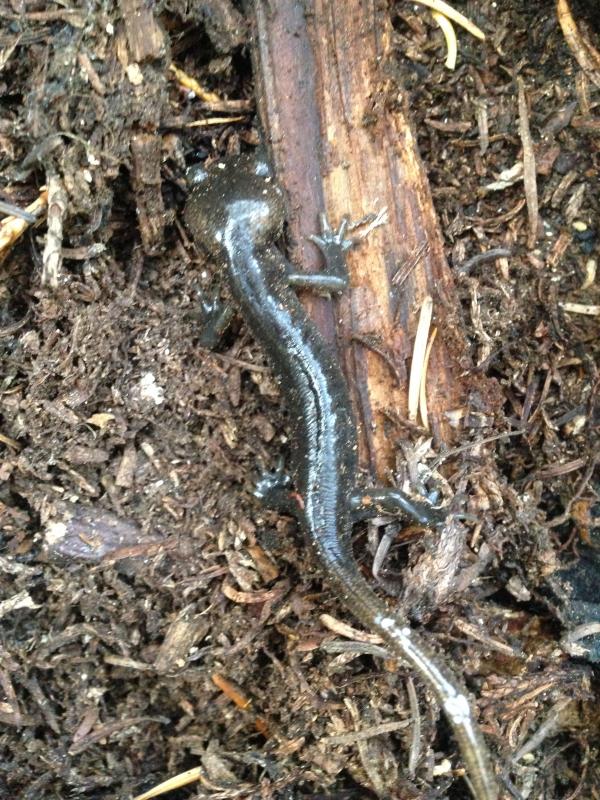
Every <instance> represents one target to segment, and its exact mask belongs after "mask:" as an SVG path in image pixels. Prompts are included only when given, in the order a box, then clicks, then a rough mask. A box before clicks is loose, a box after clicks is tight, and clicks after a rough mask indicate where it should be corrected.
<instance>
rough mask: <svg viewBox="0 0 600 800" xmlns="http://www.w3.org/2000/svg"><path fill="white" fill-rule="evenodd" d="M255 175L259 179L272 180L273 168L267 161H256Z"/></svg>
mask: <svg viewBox="0 0 600 800" xmlns="http://www.w3.org/2000/svg"><path fill="white" fill-rule="evenodd" d="M254 174H255V175H258V177H259V178H270V177H272V176H271V168H270V167H269V165H268V164H267V162H266V161H262V160H259V161H256V162H255V164H254Z"/></svg>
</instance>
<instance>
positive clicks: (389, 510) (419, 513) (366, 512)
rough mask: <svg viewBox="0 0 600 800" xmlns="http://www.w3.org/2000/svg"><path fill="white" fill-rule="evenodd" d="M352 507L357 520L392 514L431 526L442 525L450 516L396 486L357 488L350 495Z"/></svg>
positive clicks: (354, 517)
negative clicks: (414, 498)
mask: <svg viewBox="0 0 600 800" xmlns="http://www.w3.org/2000/svg"><path fill="white" fill-rule="evenodd" d="M350 509H351V511H352V516H353V519H354V520H355V521H356V522H361V521H363V520H366V519H372V518H373V517H376V516H380V515H382V514H390V515H392V516H398V515H401V516H404V517H410V518H411V519H413V520H415V521H416V522H418V523H420V524H421V525H426V526H427V527H430V528H435V527H436V526H438V525H442V524H443V523H444V522H445V520H446V517H447V516H448V515H447V512H446V511H445V510H444V509H441V508H434V506H431V505H429V504H428V503H426V502H421V501H420V500H413V499H412V497H409V496H408V495H407V494H405V493H404V492H402V491H401V490H400V489H394V488H384V489H379V488H373V489H360V490H355V491H354V492H353V494H352V495H351V497H350Z"/></svg>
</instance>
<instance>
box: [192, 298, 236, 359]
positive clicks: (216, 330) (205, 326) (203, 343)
mask: <svg viewBox="0 0 600 800" xmlns="http://www.w3.org/2000/svg"><path fill="white" fill-rule="evenodd" d="M234 313H235V312H234V310H233V309H232V308H231V307H230V306H228V305H226V304H225V303H223V302H222V301H221V300H219V295H218V291H214V292H213V293H212V294H211V295H210V297H204V296H202V297H201V298H200V314H199V315H200V318H201V324H202V331H201V333H200V336H199V338H198V344H199V345H200V347H206V348H207V349H208V350H214V349H215V348H216V347H217V346H218V344H219V342H220V341H221V338H222V336H223V334H224V333H225V331H226V330H227V328H228V327H229V324H230V322H231V320H232V319H233V316H234Z"/></svg>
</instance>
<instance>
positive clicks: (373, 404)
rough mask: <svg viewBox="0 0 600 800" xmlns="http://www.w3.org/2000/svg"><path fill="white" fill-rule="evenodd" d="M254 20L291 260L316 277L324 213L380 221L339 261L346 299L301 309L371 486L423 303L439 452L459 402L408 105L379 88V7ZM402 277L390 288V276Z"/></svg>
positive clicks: (268, 11) (446, 307)
mask: <svg viewBox="0 0 600 800" xmlns="http://www.w3.org/2000/svg"><path fill="white" fill-rule="evenodd" d="M255 19H256V22H255V42H256V46H255V56H256V58H255V64H256V72H257V82H258V85H259V110H260V116H261V120H262V124H263V128H264V130H265V133H266V138H267V139H268V141H269V143H270V147H271V151H272V157H273V160H274V164H275V167H276V171H277V175H278V179H279V181H280V182H281V184H282V185H283V187H284V189H285V190H286V192H287V196H288V206H289V209H288V210H289V217H288V220H289V232H290V237H291V241H292V258H293V259H295V260H296V261H297V262H298V263H300V264H301V265H302V267H303V268H304V269H307V270H315V269H317V268H318V265H319V257H318V253H317V251H316V249H315V248H314V246H313V245H312V244H311V243H310V242H308V241H307V236H308V235H309V234H310V233H314V232H316V231H317V219H318V213H319V212H320V211H322V210H323V209H327V213H328V216H329V218H330V220H331V221H332V223H333V224H337V223H339V221H340V219H341V218H342V217H343V216H344V215H348V216H349V217H350V218H351V219H352V220H358V219H361V218H362V217H364V216H365V215H366V214H370V213H373V212H378V211H380V210H381V209H382V208H384V207H387V209H388V216H389V221H388V223H387V224H385V225H383V226H381V227H379V228H377V229H376V230H374V231H372V232H371V233H370V235H369V236H368V238H367V239H366V240H364V241H362V242H361V243H360V244H359V245H358V246H356V247H355V248H353V250H352V251H351V252H350V254H349V258H348V261H349V269H350V275H351V289H350V291H348V292H346V293H344V295H343V296H341V297H340V298H339V299H338V300H334V301H333V302H328V301H325V300H323V299H314V298H306V304H307V307H308V308H309V311H310V313H311V315H312V316H313V318H314V319H315V321H316V323H317V324H318V325H319V327H320V329H321V331H322V332H323V334H324V335H325V336H326V337H327V338H328V339H329V340H330V341H332V342H333V341H334V340H336V339H337V346H338V347H339V349H340V354H341V358H342V359H343V364H344V367H345V371H346V375H347V377H348V379H349V383H350V385H351V387H352V389H353V395H354V400H355V403H356V408H357V412H358V418H359V419H360V420H361V422H362V426H361V427H362V431H361V461H362V463H363V465H367V464H368V465H369V466H370V468H371V470H372V471H373V472H374V473H377V474H378V475H379V477H381V476H382V475H383V474H384V473H385V472H386V470H387V469H388V468H389V467H390V466H391V465H392V464H393V455H394V449H395V448H394V442H393V437H392V436H390V431H389V430H388V429H387V428H386V425H385V424H384V419H385V412H392V414H396V415H400V416H401V417H404V416H406V413H407V389H408V376H409V372H410V361H411V353H412V346H413V340H414V334H415V330H416V323H417V318H418V310H419V307H420V305H421V302H422V301H423V299H424V298H425V297H426V296H427V295H431V296H432V297H433V303H434V306H433V307H434V324H435V325H436V326H437V328H438V335H437V338H436V340H435V344H434V346H433V350H432V353H431V358H430V361H429V369H428V377H427V397H428V411H429V421H430V426H431V429H432V431H433V433H434V435H435V437H436V439H437V440H438V441H449V439H450V435H451V433H450V429H449V426H448V424H447V421H446V417H445V412H446V411H447V410H450V409H454V408H456V407H458V406H459V405H460V404H461V398H462V394H463V390H462V387H461V385H460V379H459V369H458V368H457V366H456V360H455V359H453V358H451V357H450V355H449V347H450V346H451V347H452V348H453V349H454V350H456V341H457V340H458V341H459V342H460V341H462V339H461V337H460V335H457V334H456V332H455V331H453V332H452V334H451V335H450V328H451V325H450V322H449V320H448V319H447V313H448V312H449V311H450V312H451V309H452V308H453V306H454V303H455V299H454V293H453V283H452V278H451V274H450V271H449V268H448V264H447V262H446V260H445V257H444V251H443V241H442V236H441V232H440V229H439V225H438V222H437V217H436V213H435V209H434V207H433V203H432V199H431V194H430V191H429V185H428V180H427V175H426V173H425V170H424V168H423V164H422V161H421V158H420V156H419V153H418V150H417V143H416V141H415V135H414V132H413V129H412V126H411V121H410V114H409V113H408V109H407V101H406V97H405V96H404V95H403V92H402V89H401V87H399V86H398V84H397V83H396V82H395V81H393V80H391V79H389V78H388V77H387V69H388V66H389V65H390V46H391V22H390V15H389V9H388V4H387V3H386V2H378V1H377V0H352V2H348V3H339V2H336V1H335V0H307V2H305V3H304V4H300V3H297V2H294V0H280V2H278V3H276V4H275V3H273V4H269V7H267V4H265V3H263V2H261V0H256V2H255ZM401 275H405V278H404V280H403V281H402V284H401V286H400V288H398V287H396V286H394V276H396V279H398V278H399V277H400V276H401ZM355 335H357V336H358V337H359V338H365V337H366V338H367V339H369V338H370V337H371V338H372V337H375V340H376V343H377V348H378V349H379V350H380V351H382V352H383V353H384V354H385V355H386V356H388V357H389V359H386V358H384V357H382V355H381V352H380V353H377V352H375V351H374V350H370V349H369V348H367V347H365V345H364V343H357V342H356V341H353V336H355ZM449 342H451V345H450V346H449ZM455 355H456V359H459V358H461V357H462V356H463V355H464V353H456V354H455ZM390 359H391V362H392V366H393V368H391V365H390V363H389V360H390Z"/></svg>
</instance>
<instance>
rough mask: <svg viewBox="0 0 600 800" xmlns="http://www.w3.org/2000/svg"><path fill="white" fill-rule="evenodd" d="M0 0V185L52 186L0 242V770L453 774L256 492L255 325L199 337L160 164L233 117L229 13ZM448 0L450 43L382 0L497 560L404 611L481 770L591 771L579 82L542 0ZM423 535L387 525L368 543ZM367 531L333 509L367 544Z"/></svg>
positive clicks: (399, 790) (118, 784) (237, 127)
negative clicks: (454, 330)
mask: <svg viewBox="0 0 600 800" xmlns="http://www.w3.org/2000/svg"><path fill="white" fill-rule="evenodd" d="M0 5H1V11H0V15H1V19H2V23H1V25H2V27H1V28H0V107H1V108H2V113H1V115H0V159H1V164H2V171H1V173H0V175H1V183H0V200H4V201H10V202H11V203H13V204H16V205H18V206H20V207H22V208H24V207H27V206H28V205H30V204H31V203H33V202H34V201H35V200H36V199H37V198H38V197H39V195H40V189H41V187H42V186H44V185H45V186H47V187H48V191H49V192H50V208H49V211H48V214H47V217H46V216H45V215H44V220H43V222H42V223H41V224H39V225H37V226H33V227H32V228H30V229H29V230H28V231H27V232H26V234H25V235H23V236H22V237H21V238H19V239H18V240H16V241H15V242H14V244H12V245H11V246H10V247H8V248H6V250H5V251H4V252H3V253H2V256H3V259H4V260H3V262H2V264H1V266H0V359H1V360H0V458H1V460H0V547H1V549H0V620H1V622H0V687H1V691H0V724H1V727H0V753H1V757H0V799H1V800H4V798H7V799H8V798H19V799H20V800H51V799H55V798H60V799H61V800H66V799H67V798H80V797H81V798H83V797H85V798H89V800H92V799H94V800H96V799H98V800H99V799H100V798H102V800H112V799H113V798H114V799H115V800H116V798H119V799H120V800H125V798H131V797H133V796H135V795H137V794H140V793H142V792H143V791H146V790H147V789H149V788H150V787H152V786H154V785H155V784H157V783H160V782H161V781H164V780H166V779H167V778H169V777H172V776H175V775H177V774H179V773H182V772H184V771H185V770H189V769H194V768H198V775H199V777H198V780H199V783H194V784H193V785H192V786H191V787H188V788H185V789H178V790H176V791H175V792H173V793H172V794H169V795H167V796H168V797H169V798H173V800H182V798H186V797H192V796H196V794H195V792H199V796H202V797H211V798H234V797H243V798H255V797H256V798H264V799H265V800H266V799H267V798H289V799H290V800H291V799H292V798H317V797H323V798H324V797H330V798H338V799H340V798H347V799H348V800H349V799H350V798H359V797H361V798H364V797H376V796H377V795H379V796H382V797H392V798H394V797H396V798H402V799H403V800H410V799H411V798H413V799H414V800H420V799H422V800H425V798H444V797H448V798H452V799H453V800H466V798H467V797H469V793H468V790H467V788H466V787H465V784H464V781H463V780H462V778H461V772H460V768H459V765H460V761H459V757H458V755H457V753H456V745H455V743H454V740H453V739H452V737H451V736H450V735H449V732H448V730H447V728H446V725H445V722H444V720H443V718H442V719H441V718H440V716H439V711H438V709H437V706H436V705H435V702H434V701H433V699H432V697H431V696H430V694H429V693H428V692H427V691H426V690H425V689H424V688H423V687H422V686H421V685H420V684H419V682H418V681H415V682H414V683H413V681H412V678H411V677H410V674H409V673H408V672H407V671H406V670H403V669H402V668H401V667H400V668H399V667H398V666H397V665H395V664H394V663H393V662H385V661H382V660H381V658H377V657H374V656H373V655H372V654H371V653H370V652H369V649H368V642H367V643H365V642H361V643H357V642H356V641H352V639H350V640H343V639H342V638H341V636H339V635H338V633H336V630H338V628H336V625H339V623H340V621H345V622H348V623H349V624H354V623H353V620H352V618H351V617H350V615H349V613H348V612H347V611H346V610H345V608H344V606H343V604H342V603H341V602H340V599H339V598H338V597H336V596H335V595H334V593H333V592H332V591H331V589H330V588H329V587H328V584H327V582H326V580H323V578H322V576H321V574H320V573H319V571H318V570H317V569H316V564H315V563H314V559H313V555H312V553H311V552H310V550H309V549H308V548H307V547H306V546H305V543H304V542H303V540H302V537H301V535H300V533H299V532H298V530H297V525H296V523H295V522H294V521H293V520H291V519H289V518H287V517H281V516H278V515H277V514H276V513H274V512H270V511H265V510H263V509H262V508H260V507H259V506H258V505H257V502H256V500H255V499H254V498H253V495H252V488H253V480H254V479H255V478H256V475H257V472H258V469H259V465H260V464H266V465H271V466H272V465H275V463H276V462H277V458H278V456H279V454H280V453H282V452H284V451H285V449H286V447H285V444H286V431H287V427H286V421H285V405H284V398H282V397H281V396H280V390H279V387H278V386H277V384H276V382H275V381H274V379H273V377H272V374H271V372H270V369H269V367H268V363H267V361H266V359H265V356H264V354H263V353H262V352H261V351H260V348H259V347H258V346H257V345H256V343H255V342H254V341H253V340H252V339H251V338H250V336H249V335H248V334H247V333H246V331H245V328H244V325H243V323H242V322H240V323H238V326H237V329H236V330H235V331H234V332H233V334H232V335H231V336H230V338H228V339H227V341H226V343H225V344H224V346H223V348H222V349H221V350H220V351H219V352H217V353H210V352H207V351H206V350H204V349H203V348H201V347H199V345H198V335H199V325H200V320H201V315H200V312H199V304H200V298H201V295H202V292H203V291H205V290H206V289H207V287H209V286H212V285H214V283H216V281H215V282H213V277H215V269H214V264H213V263H212V262H211V261H210V259H208V257H207V255H206V254H204V253H202V252H199V251H198V250H197V249H195V247H194V245H193V244H192V242H191V241H190V237H189V234H188V233H187V232H186V230H185V228H184V226H183V224H182V222H181V219H182V216H181V212H182V208H183V204H184V202H185V195H186V188H185V168H186V166H187V165H189V164H191V163H193V162H195V161H198V160H202V159H204V158H205V157H206V156H213V155H214V154H215V153H218V154H222V153H224V152H226V151H227V150H228V149H229V150H231V149H232V147H238V146H239V147H243V148H248V147H250V146H252V145H254V144H256V143H257V141H258V133H257V130H256V120H255V117H254V101H253V94H254V85H253V76H252V69H251V60H250V56H249V52H248V48H249V43H248V35H247V23H246V20H245V19H244V16H243V14H242V12H240V11H238V10H236V8H235V7H234V6H230V4H229V0H220V2H215V0H213V2H197V3H195V4H194V3H192V4H186V3H183V2H181V0H174V1H173V2H170V3H166V4H160V8H161V9H162V10H161V11H160V14H159V16H158V17H157V22H158V25H157V27H156V29H155V30H154V40H152V37H150V40H149V41H144V42H137V43H133V42H132V41H131V40H130V39H128V34H129V33H130V31H129V29H128V24H129V23H128V20H127V14H126V13H125V11H126V10H127V8H128V7H129V5H131V4H129V3H126V2H123V3H122V4H121V6H120V7H119V8H117V7H116V6H114V5H112V4H109V3H103V2H98V3H97V4H95V6H94V7H93V10H89V8H91V7H88V6H87V5H86V4H82V5H74V6H73V7H70V6H69V5H68V4H56V5H55V6H52V8H51V9H50V10H49V9H48V4H46V3H35V2H34V3H27V4H26V10H25V11H23V10H22V9H21V8H20V2H19V0H10V2H8V1H7V2H4V3H2V4H0ZM460 7H461V10H463V11H465V13H467V12H468V13H469V15H470V16H471V17H472V18H473V19H474V21H475V22H477V24H479V25H480V26H481V27H483V28H484V30H485V31H486V32H487V34H488V37H487V40H486V42H484V43H481V42H477V41H476V40H475V39H471V38H470V37H468V36H466V35H464V34H461V47H460V51H459V65H458V68H457V69H456V70H455V71H449V70H447V69H445V68H444V64H443V61H444V57H445V46H444V39H443V37H442V35H441V33H440V31H439V29H438V28H437V27H436V26H435V24H434V23H433V22H432V20H431V18H430V17H429V15H428V12H426V10H425V9H417V7H416V6H414V5H413V4H412V3H404V2H402V0H398V2H396V3H395V4H393V9H394V10H393V24H394V30H395V38H394V59H395V61H396V70H397V74H398V75H399V76H401V79H402V82H403V84H404V87H405V90H406V91H407V92H409V93H410V102H409V107H410V109H411V113H412V114H413V121H414V127H415V130H416V132H417V136H418V141H419V147H420V151H421V154H422V157H423V160H424V162H425V164H426V168H427V172H428V175H429V179H430V183H431V190H432V194H433V198H434V202H435V206H436V209H437V212H438V214H439V219H440V224H441V227H442V230H443V234H444V237H445V241H446V244H447V257H448V260H449V262H450V264H451V266H452V269H453V272H454V275H455V280H456V286H457V292H458V296H459V298H460V302H461V313H462V319H463V323H464V336H465V338H466V340H467V341H468V342H469V346H470V348H471V349H470V352H469V354H468V355H469V357H470V359H471V362H472V365H473V366H472V369H473V370H475V371H476V372H479V374H481V375H482V378H483V377H484V376H485V378H486V380H489V381H492V382H493V384H494V386H495V387H496V389H497V393H498V397H499V398H500V402H499V404H498V407H499V409H500V410H498V409H494V413H489V412H488V410H487V409H486V408H485V407H481V408H473V409H471V412H470V413H471V414H472V418H473V419H472V420H471V432H472V431H473V427H474V423H473V420H476V421H477V424H478V430H477V436H476V437H475V436H474V435H473V436H472V437H471V438H470V439H469V441H468V442H465V443H464V444H465V445H467V444H468V445H470V446H468V447H466V448H465V450H464V452H463V453H462V454H461V456H460V460H459V462H458V467H457V468H459V469H461V470H463V472H464V473H468V474H469V476H470V483H469V501H468V503H467V511H469V512H470V513H471V514H472V515H473V519H475V518H477V519H481V520H483V521H482V522H481V523H478V522H477V523H476V522H474V521H469V520H467V522H466V524H467V525H468V526H471V527H472V531H471V532H470V535H469V537H468V538H469V542H470V544H471V546H472V547H473V548H474V549H480V548H481V547H485V548H488V550H487V552H488V554H489V566H488V567H487V571H486V573H485V575H484V576H480V577H478V578H477V580H473V579H472V578H471V579H470V578H469V575H470V573H469V562H468V554H465V563H464V575H465V580H464V591H463V592H462V593H460V594H457V595H456V596H455V597H454V598H453V599H452V602H451V603H448V604H446V605H444V606H443V607H441V608H438V609H436V610H435V611H434V612H433V613H429V614H428V615H427V618H426V619H423V620H417V622H420V623H421V624H424V625H425V628H426V631H425V634H426V635H427V636H429V637H431V639H432V640H433V641H436V643H437V648H438V650H439V651H442V650H443V651H445V652H446V653H447V657H448V659H449V661H450V663H452V664H453V665H454V668H455V669H457V670H458V671H460V672H461V673H462V675H463V676H464V678H465V681H466V682H467V684H468V686H469V688H470V689H471V691H472V692H473V696H474V697H475V698H476V703H477V708H478V711H479V713H480V718H481V721H482V728H483V730H484V732H485V734H486V736H487V738H488V741H489V742H490V746H491V748H492V750H493V751H494V753H495V754H496V755H497V757H498V763H499V764H500V765H501V766H500V768H499V770H500V771H501V772H503V775H504V779H505V783H504V785H505V787H506V797H511V796H512V797H519V796H520V797H523V798H531V800H543V799H545V800H575V798H576V797H579V798H582V800H593V798H599V797H600V766H599V764H600V716H599V715H598V712H597V709H598V700H599V698H598V681H597V674H595V672H594V670H595V666H594V665H595V664H596V663H597V662H598V661H600V633H599V630H600V555H599V552H600V551H599V550H598V548H599V547H600V532H599V529H598V521H599V520H600V501H599V499H598V486H599V483H598V475H597V472H596V473H594V470H595V468H596V466H597V464H598V452H599V450H598V449H597V448H598V446H599V442H598V399H597V398H598V387H599V383H598V364H599V363H600V353H599V351H600V336H599V333H600V323H599V310H600V306H599V304H600V282H599V280H598V277H597V274H596V271H595V270H596V264H597V261H598V253H599V244H598V228H599V226H600V216H599V210H600V209H599V204H600V182H599V170H600V138H599V137H600V118H599V117H598V114H597V111H598V107H599V105H600V90H599V89H598V88H597V87H596V86H595V85H594V83H593V82H592V81H590V80H588V78H587V77H586V76H585V75H584V73H583V72H582V71H581V69H580V67H579V66H578V64H577V62H576V61H575V59H574V58H573V54H572V52H571V51H570V49H569V48H568V46H567V44H566V42H565V38H564V36H563V33H562V31H561V29H560V27H559V25H558V22H557V18H556V9H555V3H554V2H550V0H545V2H536V3H526V2H524V1H521V0H506V1H505V2H502V3H496V2H491V0H479V1H478V2H475V0H473V2H469V3H466V4H465V3H461V4H460ZM157 13H158V12H157ZM589 31H590V35H592V36H594V35H595V36H596V43H597V44H598V41H599V36H598V34H594V29H593V28H591V27H590V28H589ZM136 47H137V49H138V50H139V51H140V52H141V53H143V52H144V49H146V51H147V52H154V55H155V56H156V57H153V58H146V60H144V58H138V59H135V58H133V57H132V51H135V49H136ZM172 64H174V65H176V67H177V68H179V69H180V70H183V72H184V73H185V74H187V75H188V76H192V77H193V78H195V79H196V80H197V81H198V82H199V83H200V84H201V85H202V86H203V87H206V88H207V89H208V90H210V91H211V92H213V93H214V94H215V95H216V97H217V99H215V98H212V99H211V98H205V100H204V101H201V100H200V99H199V98H198V96H197V95H194V94H193V93H191V92H190V91H189V88H186V87H185V86H184V85H183V84H182V81H181V75H180V74H178V73H176V72H174V71H173V70H172V69H171V65H172ZM517 78H519V80H517ZM519 85H520V86H521V103H520V102H519V91H518V86H519ZM218 98H221V101H219V100H218ZM523 98H525V99H526V103H525V104H524V103H523ZM524 126H525V127H528V129H529V132H530V135H531V144H532V148H533V150H532V152H533V153H534V155H535V173H534V174H531V173H527V165H528V164H531V163H533V162H532V161H531V153H530V154H529V158H530V160H529V162H528V161H527V158H526V159H525V163H526V169H525V172H526V179H525V181H524V180H523V152H522V150H523V141H524ZM532 191H537V198H538V204H539V214H540V217H541V220H542V229H541V231H538V232H537V233H538V235H537V240H536V241H535V242H533V243H532V241H531V237H532V233H531V231H530V229H529V220H528V202H529V203H530V202H531V192H532ZM528 193H529V195H528ZM46 223H47V224H46ZM534 233H535V232H534ZM1 234H2V230H1V229H0V236H1ZM498 248H499V249H500V252H496V253H495V256H494V254H492V256H490V251H496V250H497V249H498ZM59 252H62V262H60V261H59V260H57V258H56V255H57V253H59ZM482 254H483V255H482ZM54 283H56V285H53V284H54ZM403 435H404V436H405V437H407V438H408V439H410V437H411V433H410V431H407V430H405V431H404V432H403ZM482 440H485V441H486V442H487V444H485V445H484V444H482ZM431 535H432V534H431V533H429V534H426V533H423V532H421V534H420V535H419V536H418V537H411V538H410V544H409V546H407V544H406V539H400V540H398V541H396V543H395V544H394V546H393V548H392V552H391V555H390V563H389V565H388V572H389V574H398V573H400V571H401V570H405V569H406V568H407V566H408V565H412V564H414V563H416V562H418V560H419V557H420V555H421V554H422V553H423V552H424V551H425V550H426V549H427V536H431ZM373 552H374V549H373V539H372V536H366V535H365V533H364V531H358V532H357V540H356V542H355V553H356V556H357V558H358V559H359V561H360V563H361V566H362V567H363V568H364V569H365V571H366V572H367V574H368V573H369V572H370V567H371V563H372V558H373ZM370 580H372V581H374V580H375V579H374V578H373V577H372V576H371V577H370ZM382 591H383V588H382ZM389 602H390V603H393V602H394V600H393V598H390V599H389ZM407 610H408V611H409V612H410V609H407ZM324 612H327V614H329V615H330V617H329V618H323V617H322V615H323V613H324ZM332 617H333V618H334V619H335V620H337V623H332V622H331V618H332ZM413 619H416V616H415V614H414V613H413ZM332 628H333V630H332ZM365 648H366V649H365ZM415 692H416V694H415ZM417 717H418V718H419V721H420V738H419V737H417V739H416V740H415V738H414V736H413V733H414V730H415V723H416V718H417ZM357 731H358V732H360V733H361V735H360V736H358V735H357ZM517 756H518V758H516V757H517ZM519 793H520V794H519Z"/></svg>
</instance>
